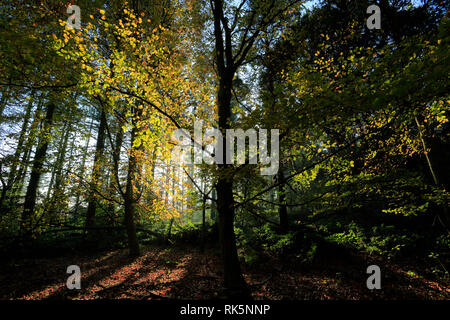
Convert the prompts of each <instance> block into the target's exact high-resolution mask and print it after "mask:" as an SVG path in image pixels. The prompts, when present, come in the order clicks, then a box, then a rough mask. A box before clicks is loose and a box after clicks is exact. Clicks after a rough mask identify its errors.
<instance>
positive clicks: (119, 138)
mask: <svg viewBox="0 0 450 320" xmlns="http://www.w3.org/2000/svg"><path fill="white" fill-rule="evenodd" d="M122 144H123V129H122V126H121V125H120V123H119V125H118V126H117V132H116V137H115V141H114V146H111V147H112V149H113V153H114V155H113V162H114V168H113V170H112V175H113V177H114V175H116V174H119V162H120V150H121V149H122ZM117 180H118V177H117V179H111V181H110V185H109V190H114V186H115V184H116V181H117ZM118 187H119V188H120V186H118ZM115 209H116V205H115V204H114V202H111V203H110V205H109V206H108V211H110V212H112V213H114V211H115Z"/></svg>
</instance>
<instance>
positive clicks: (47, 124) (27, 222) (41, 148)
mask: <svg viewBox="0 0 450 320" xmlns="http://www.w3.org/2000/svg"><path fill="white" fill-rule="evenodd" d="M55 108H56V106H55V104H54V103H49V104H48V105H47V111H46V115H45V119H44V120H43V123H42V130H41V134H40V137H39V143H38V146H37V149H36V153H35V155H34V160H33V166H32V169H31V175H30V181H29V182H28V187H27V192H26V194H25V202H24V208H23V212H22V221H21V232H22V233H23V234H26V235H27V236H30V235H31V231H32V230H31V228H32V221H31V220H32V219H31V217H32V214H33V212H34V209H35V206H36V198H37V191H38V187H39V180H40V178H41V174H42V167H43V165H44V160H45V156H46V153H47V148H48V145H49V142H50V139H49V135H50V131H51V125H52V119H53V113H54V111H55Z"/></svg>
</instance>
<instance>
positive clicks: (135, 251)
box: [124, 125, 140, 257]
mask: <svg viewBox="0 0 450 320" xmlns="http://www.w3.org/2000/svg"><path fill="white" fill-rule="evenodd" d="M136 130H137V129H136V127H135V126H134V125H133V128H132V129H131V141H130V145H131V146H130V157H129V160H128V174H127V186H126V191H125V199H124V200H125V217H124V218H125V228H126V230H127V236H128V248H129V254H130V256H131V257H137V256H139V255H140V250H139V243H138V239H137V235H136V225H135V223H134V215H135V207H136V201H135V199H134V192H133V188H134V185H135V183H136V171H137V157H136V150H135V148H134V147H133V144H134V138H135V136H136Z"/></svg>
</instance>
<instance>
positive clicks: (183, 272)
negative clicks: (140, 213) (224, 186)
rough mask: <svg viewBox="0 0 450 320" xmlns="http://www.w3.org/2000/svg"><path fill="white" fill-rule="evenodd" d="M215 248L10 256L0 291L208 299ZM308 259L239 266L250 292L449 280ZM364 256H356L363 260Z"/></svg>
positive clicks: (412, 289)
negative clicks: (75, 272) (73, 282)
mask: <svg viewBox="0 0 450 320" xmlns="http://www.w3.org/2000/svg"><path fill="white" fill-rule="evenodd" d="M218 253H219V252H218V250H217V249H207V250H206V251H205V252H204V253H201V252H200V251H199V250H198V249H197V248H194V247H190V246H183V247H163V246H154V245H152V246H147V247H145V248H144V249H143V254H142V256H141V257H139V258H137V259H130V258H128V257H127V250H112V251H105V252H102V253H97V254H95V255H82V254H79V255H70V256H67V255H66V256H61V257H54V258H40V259H35V258H33V259H31V258H29V259H25V258H21V259H15V260H9V261H7V262H6V261H4V262H2V263H0V284H1V285H0V299H3V300H9V299H24V300H40V299H76V300H79V299H81V300H85V299H138V300H147V299H161V298H163V299H165V298H175V299H211V298H213V299H214V298H219V297H220V296H221V293H222V292H223V289H222V286H221V262H220V255H219V254H218ZM359 258H360V259H359V260H358V261H359V262H357V261H356V260H354V259H352V260H353V261H350V260H349V261H322V262H321V263H319V264H317V263H316V264H315V265H311V266H308V267H300V266H297V265H296V264H295V263H286V261H285V262H281V261H277V260H275V259H274V260H273V261H270V260H267V261H266V262H265V263H263V264H259V265H258V266H253V267H249V266H245V265H244V266H243V273H244V276H245V279H246V281H247V283H248V284H249V286H250V288H251V291H252V296H253V298H254V299H276V300H278V299H289V300H304V299H350V300H360V299H394V300H396V299H442V300H445V299H450V284H449V283H448V282H446V281H443V280H436V279H435V278H433V277H432V276H426V275H425V274H427V273H426V272H425V271H424V272H423V273H422V271H421V270H420V267H418V266H417V265H416V264H409V265H408V264H407V263H406V264H403V265H397V264H393V263H390V261H389V260H382V259H380V258H373V257H371V258H370V259H367V257H364V256H361V257H359ZM361 261H362V263H361ZM369 263H370V264H377V265H378V266H380V268H381V272H382V282H381V286H382V289H381V290H369V289H367V287H366V279H367V277H368V276H369V275H368V274H366V268H367V266H368V265H369ZM69 265H78V266H80V269H81V287H82V288H81V290H69V289H67V288H66V280H67V277H68V276H69V274H67V273H66V269H67V267H68V266H69Z"/></svg>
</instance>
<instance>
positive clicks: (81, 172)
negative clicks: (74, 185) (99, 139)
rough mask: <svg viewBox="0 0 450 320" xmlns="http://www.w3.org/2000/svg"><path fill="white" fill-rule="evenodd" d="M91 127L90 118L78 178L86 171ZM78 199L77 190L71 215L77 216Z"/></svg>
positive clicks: (92, 122)
mask: <svg viewBox="0 0 450 320" xmlns="http://www.w3.org/2000/svg"><path fill="white" fill-rule="evenodd" d="M93 127H94V118H93V117H92V121H91V124H90V125H89V135H88V138H87V141H86V145H85V146H84V148H83V150H82V152H83V157H82V159H81V166H80V168H81V170H80V177H83V176H84V172H85V170H86V166H85V165H86V158H87V152H88V149H89V142H90V141H91V133H92V129H93ZM79 189H81V183H80V185H79ZM80 197H81V191H80V190H77V195H76V198H75V206H74V210H73V215H74V216H76V215H77V214H78V209H79V207H80V202H81V201H80Z"/></svg>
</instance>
